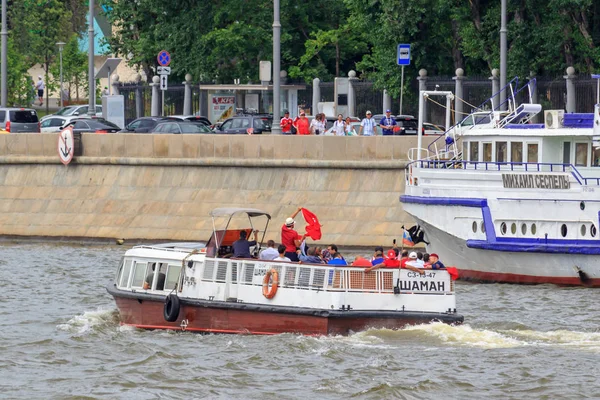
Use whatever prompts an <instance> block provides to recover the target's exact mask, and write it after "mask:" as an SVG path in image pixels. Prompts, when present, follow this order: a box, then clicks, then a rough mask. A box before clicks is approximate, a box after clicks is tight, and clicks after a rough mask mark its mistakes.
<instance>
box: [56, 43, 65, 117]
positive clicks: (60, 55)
mask: <svg viewBox="0 0 600 400" xmlns="http://www.w3.org/2000/svg"><path fill="white" fill-rule="evenodd" d="M65 44H66V43H65V42H58V43H56V45H57V46H58V53H59V57H60V93H59V94H58V96H59V97H60V108H63V106H64V104H63V100H64V99H63V71H62V53H63V48H64V47H65Z"/></svg>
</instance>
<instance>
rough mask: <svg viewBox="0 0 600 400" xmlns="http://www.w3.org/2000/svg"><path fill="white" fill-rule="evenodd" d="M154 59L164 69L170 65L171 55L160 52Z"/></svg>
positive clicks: (163, 51) (166, 52)
mask: <svg viewBox="0 0 600 400" xmlns="http://www.w3.org/2000/svg"><path fill="white" fill-rule="evenodd" d="M156 59H157V60H158V63H159V64H160V65H162V66H163V67H166V66H167V65H169V64H170V63H171V55H170V54H169V52H168V51H166V50H161V51H160V53H158V57H156Z"/></svg>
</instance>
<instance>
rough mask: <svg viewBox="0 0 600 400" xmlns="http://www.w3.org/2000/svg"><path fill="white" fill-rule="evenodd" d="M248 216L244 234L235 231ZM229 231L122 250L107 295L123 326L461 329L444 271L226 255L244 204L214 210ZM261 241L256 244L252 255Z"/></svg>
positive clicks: (310, 331)
mask: <svg viewBox="0 0 600 400" xmlns="http://www.w3.org/2000/svg"><path fill="white" fill-rule="evenodd" d="M236 215H246V216H247V217H248V224H249V225H250V227H248V228H236V229H231V228H230V227H229V225H230V222H231V220H232V217H234V216H236ZM211 216H212V218H213V228H214V227H215V226H216V225H215V218H225V219H226V221H227V224H226V225H225V229H223V230H217V229H216V228H214V231H213V234H212V236H211V238H210V239H209V241H208V242H207V243H169V244H162V245H155V246H136V247H134V248H132V249H130V250H128V251H127V252H126V253H125V256H124V257H123V259H122V261H121V263H120V265H119V268H118V270H117V274H116V277H115V281H114V282H113V283H111V284H110V285H109V286H108V287H107V290H108V292H109V293H110V294H111V295H112V296H113V297H114V298H115V302H116V304H117V307H118V309H119V313H120V316H121V323H122V324H124V325H130V326H134V327H137V328H144V329H172V330H182V331H184V330H187V331H194V332H208V333H249V334H278V333H284V332H291V333H300V334H305V335H329V334H333V335H338V334H341V335H345V334H349V333H351V332H357V331H362V330H365V329H369V328H386V329H400V328H403V327H404V326H406V325H411V324H420V323H428V322H432V321H441V322H445V323H452V324H460V323H462V322H463V316H461V315H459V314H457V312H456V299H455V293H454V282H453V281H452V279H451V277H450V275H449V274H448V273H447V272H446V271H444V270H435V271H434V270H426V271H425V273H424V275H420V274H418V273H415V272H412V271H408V270H404V269H402V270H400V269H377V270H373V271H371V272H365V271H364V269H363V268H359V267H338V266H334V265H327V264H301V263H294V262H285V261H263V260H258V259H240V258H227V256H228V255H229V254H230V253H231V249H232V245H233V242H234V241H235V240H237V239H238V238H239V236H240V232H241V231H246V232H247V233H248V234H250V232H252V231H253V230H254V226H253V220H255V219H256V218H266V226H265V229H264V230H263V231H262V232H263V239H264V233H265V232H266V227H267V226H268V223H269V221H270V219H271V217H270V215H269V214H267V213H266V212H264V211H261V210H257V209H250V208H219V209H215V210H213V211H212V212H211ZM259 248H260V244H257V249H256V250H257V251H258V249H259Z"/></svg>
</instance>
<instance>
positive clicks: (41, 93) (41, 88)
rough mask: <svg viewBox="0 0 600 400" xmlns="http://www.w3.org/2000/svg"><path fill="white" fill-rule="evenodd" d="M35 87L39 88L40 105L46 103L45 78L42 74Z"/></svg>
mask: <svg viewBox="0 0 600 400" xmlns="http://www.w3.org/2000/svg"><path fill="white" fill-rule="evenodd" d="M35 88H36V89H37V94H38V100H39V101H40V106H43V105H44V80H43V79H42V76H41V75H40V76H38V81H37V83H36V84H35Z"/></svg>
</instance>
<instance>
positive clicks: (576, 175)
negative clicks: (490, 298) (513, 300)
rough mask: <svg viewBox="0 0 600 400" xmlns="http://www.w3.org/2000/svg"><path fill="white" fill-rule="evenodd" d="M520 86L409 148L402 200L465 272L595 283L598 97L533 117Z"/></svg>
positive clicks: (473, 276)
mask: <svg viewBox="0 0 600 400" xmlns="http://www.w3.org/2000/svg"><path fill="white" fill-rule="evenodd" d="M525 87H526V86H525ZM525 87H523V88H521V90H519V91H517V92H515V94H514V95H513V96H508V98H509V107H508V111H504V112H500V111H484V110H481V109H479V110H477V112H475V113H473V114H471V115H469V116H468V117H467V118H465V119H464V120H463V121H462V122H461V123H460V124H458V125H457V126H456V127H454V128H452V129H450V130H449V131H448V132H447V133H446V136H445V137H441V138H440V140H438V141H436V142H434V143H432V145H430V146H429V147H428V148H427V149H421V150H419V149H411V153H410V156H409V157H411V158H412V160H414V161H412V162H410V164H409V165H408V167H407V169H406V175H405V179H406V191H405V194H404V195H402V196H401V197H400V201H401V202H402V204H403V207H404V209H405V211H406V212H407V213H409V214H410V215H412V216H413V217H414V218H415V219H416V220H417V221H418V223H419V224H420V225H421V226H422V228H423V229H424V231H425V240H426V241H428V242H429V243H430V245H429V246H430V247H431V248H432V249H435V251H436V252H437V253H440V254H443V258H444V262H447V263H449V264H450V265H458V266H460V270H459V275H460V278H461V279H467V280H475V281H485V282H508V283H522V284H534V283H554V284H559V285H583V286H593V287H598V286H600V235H599V233H598V226H599V224H600V220H599V219H600V163H599V161H600V107H599V106H598V105H596V108H595V112H594V114H567V113H564V112H563V111H561V110H559V111H556V110H550V111H546V112H545V113H544V121H545V124H533V123H531V119H532V118H533V117H534V116H535V115H536V114H538V113H540V112H541V108H542V107H541V106H540V105H539V104H531V103H524V104H521V105H518V106H517V105H515V103H514V99H515V97H517V96H518V95H519V92H521V91H523V92H525V91H524V90H523V89H524V88H525ZM434 94H435V95H439V94H440V92H421V101H424V99H426V98H427V96H430V95H434ZM442 95H444V96H447V97H448V98H451V96H452V94H451V93H450V92H442ZM521 95H522V93H521ZM490 109H491V110H493V109H494V107H491V108H490ZM447 118H448V117H447ZM421 120H422V118H420V121H421ZM419 132H421V128H420V127H419ZM443 139H445V140H443ZM420 143H421V140H420V139H419V146H418V147H419V148H420V147H421V145H420ZM440 143H442V144H440ZM419 155H420V156H419ZM429 246H428V247H429Z"/></svg>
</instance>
